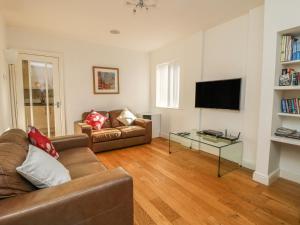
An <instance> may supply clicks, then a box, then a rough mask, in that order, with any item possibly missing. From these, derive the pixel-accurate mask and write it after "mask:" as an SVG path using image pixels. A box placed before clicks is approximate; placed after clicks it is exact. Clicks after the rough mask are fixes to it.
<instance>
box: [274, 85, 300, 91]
mask: <svg viewBox="0 0 300 225" xmlns="http://www.w3.org/2000/svg"><path fill="white" fill-rule="evenodd" d="M274 90H276V91H297V90H300V85H299V86H275V87H274Z"/></svg>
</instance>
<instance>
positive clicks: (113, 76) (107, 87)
mask: <svg viewBox="0 0 300 225" xmlns="http://www.w3.org/2000/svg"><path fill="white" fill-rule="evenodd" d="M93 82H94V94H119V93H120V88H119V69H118V68H108V67H98V66H94V67H93Z"/></svg>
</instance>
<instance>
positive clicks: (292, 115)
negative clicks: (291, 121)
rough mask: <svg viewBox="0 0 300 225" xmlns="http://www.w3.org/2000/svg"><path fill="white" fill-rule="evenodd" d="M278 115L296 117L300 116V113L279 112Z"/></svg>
mask: <svg viewBox="0 0 300 225" xmlns="http://www.w3.org/2000/svg"><path fill="white" fill-rule="evenodd" d="M277 115H278V116H286V117H294V118H300V114H291V113H277Z"/></svg>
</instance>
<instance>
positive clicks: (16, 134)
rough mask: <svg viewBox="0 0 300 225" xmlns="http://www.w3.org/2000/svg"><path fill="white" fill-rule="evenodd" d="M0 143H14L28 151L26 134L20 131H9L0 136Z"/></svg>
mask: <svg viewBox="0 0 300 225" xmlns="http://www.w3.org/2000/svg"><path fill="white" fill-rule="evenodd" d="M0 143H14V144H18V145H21V146H22V147H23V148H24V150H26V151H28V145H29V140H28V137H27V133H26V132H25V131H23V130H21V129H11V130H8V131H6V132H4V133H3V134H2V135H1V136H0Z"/></svg>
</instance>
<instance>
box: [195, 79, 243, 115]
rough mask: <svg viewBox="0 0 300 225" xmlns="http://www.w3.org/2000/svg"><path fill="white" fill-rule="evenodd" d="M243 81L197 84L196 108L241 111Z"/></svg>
mask: <svg viewBox="0 0 300 225" xmlns="http://www.w3.org/2000/svg"><path fill="white" fill-rule="evenodd" d="M241 83H242V79H241V78H238V79H231V80H216V81H204V82H197V83H196V103H195V106H196V108H214V109H231V110H239V109H240V95H241Z"/></svg>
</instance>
